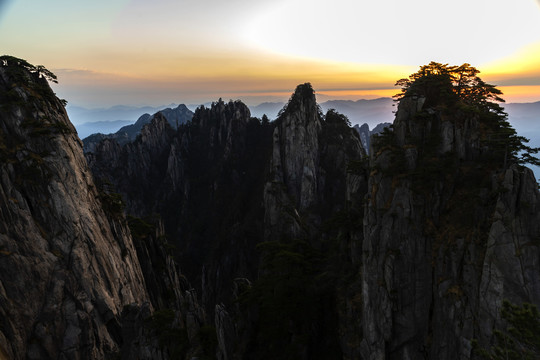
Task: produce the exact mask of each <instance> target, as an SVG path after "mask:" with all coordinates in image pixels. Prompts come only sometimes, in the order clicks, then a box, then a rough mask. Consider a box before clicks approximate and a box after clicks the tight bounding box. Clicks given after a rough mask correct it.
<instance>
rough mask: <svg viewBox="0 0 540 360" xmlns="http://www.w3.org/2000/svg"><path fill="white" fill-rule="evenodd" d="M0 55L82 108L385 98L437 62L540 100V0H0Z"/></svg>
mask: <svg viewBox="0 0 540 360" xmlns="http://www.w3.org/2000/svg"><path fill="white" fill-rule="evenodd" d="M0 52H1V53H2V54H9V55H13V56H17V57H20V58H23V59H26V60H27V61H29V62H30V63H33V64H43V65H45V66H46V67H47V68H49V69H50V70H52V71H53V72H54V73H56V74H57V75H58V78H59V82H60V83H59V84H58V85H55V91H56V92H57V94H58V95H59V97H62V98H65V99H67V100H68V102H69V103H70V104H74V105H79V106H85V107H106V106H111V105H116V104H124V105H162V104H168V103H172V102H175V103H203V102H208V101H212V100H216V99H217V98H219V97H222V98H224V99H229V98H231V99H237V98H240V99H243V100H244V101H246V102H247V103H248V104H257V103H260V102H263V101H278V100H279V101H283V100H286V99H287V98H288V97H289V95H290V93H291V92H292V90H293V89H294V87H295V86H296V85H297V84H299V83H303V82H311V83H312V84H313V86H314V88H315V90H316V91H317V94H318V98H319V100H320V101H324V100H326V99H330V98H339V99H360V98H373V97H380V96H390V95H392V94H394V93H396V92H397V89H396V88H394V86H393V85H394V83H395V81H396V80H397V79H399V78H402V77H406V76H408V75H409V74H410V73H412V72H415V71H416V70H417V69H418V67H419V66H420V65H423V64H426V63H429V62H430V61H432V60H433V61H438V62H443V63H449V64H453V65H458V64H462V63H464V62H467V63H470V64H471V65H473V66H475V67H477V68H478V69H480V70H481V74H480V75H481V76H482V78H483V79H484V80H486V81H487V82H489V83H492V84H496V85H498V86H499V87H500V88H501V89H502V90H503V92H504V93H505V96H504V97H505V99H506V100H507V101H508V102H531V101H538V100H540V3H539V2H538V1H537V0H514V1H508V0H489V1H488V0H454V1H451V2H448V1H440V0H409V1H403V0H377V1H370V2H368V1H363V0H360V1H359V0H333V1H325V0H229V1H223V0H220V1H217V0H153V1H147V0H131V1H130V0H94V1H84V2H82V1H73V0H48V1H35V0H32V1H30V0H7V1H6V0H0Z"/></svg>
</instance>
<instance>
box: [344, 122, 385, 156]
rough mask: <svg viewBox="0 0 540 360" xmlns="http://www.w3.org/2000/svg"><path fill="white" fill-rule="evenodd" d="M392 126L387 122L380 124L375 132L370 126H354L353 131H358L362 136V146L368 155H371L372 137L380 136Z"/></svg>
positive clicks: (375, 128)
mask: <svg viewBox="0 0 540 360" xmlns="http://www.w3.org/2000/svg"><path fill="white" fill-rule="evenodd" d="M390 125H392V124H390V123H387V122H385V123H380V124H377V126H375V127H374V128H373V130H369V125H368V124H363V125H362V126H360V125H354V127H353V129H355V130H356V131H358V134H359V135H360V140H361V141H362V146H363V147H364V150H365V151H366V153H368V154H369V149H370V146H371V136H373V135H376V134H380V133H381V132H382V131H383V130H384V129H385V128H387V127H389V126H390Z"/></svg>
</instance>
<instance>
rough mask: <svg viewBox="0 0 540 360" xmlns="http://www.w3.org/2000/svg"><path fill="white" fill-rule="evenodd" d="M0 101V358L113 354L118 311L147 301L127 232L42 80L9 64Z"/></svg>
mask: <svg viewBox="0 0 540 360" xmlns="http://www.w3.org/2000/svg"><path fill="white" fill-rule="evenodd" d="M0 98H1V101H0V102H1V104H2V112H1V114H2V115H1V123H0V137H1V139H0V140H1V141H0V143H1V145H0V156H1V158H2V161H1V162H0V179H1V180H0V274H2V275H1V278H0V285H1V286H0V289H1V290H0V317H1V319H2V320H1V324H0V349H1V351H0V353H1V354H4V355H5V356H6V357H7V358H10V359H25V358H28V359H44V358H66V359H96V358H106V357H110V356H114V354H119V352H120V345H121V342H122V339H121V327H120V322H121V313H122V309H123V308H124V306H126V305H129V304H133V303H137V304H142V303H145V302H148V301H149V298H148V294H147V292H146V288H145V283H144V278H143V275H142V273H141V270H140V266H139V262H138V259H137V255H136V252H135V249H134V247H133V243H132V242H131V238H130V235H129V229H128V228H127V226H126V225H125V223H123V222H122V221H120V219H119V218H118V217H117V216H116V214H115V213H107V212H105V211H104V210H103V204H102V200H100V199H103V196H102V194H100V193H99V192H98V190H97V188H96V186H95V185H94V182H93V179H92V174H91V173H90V171H89V169H88V166H87V163H86V160H85V158H84V156H83V153H82V149H81V144H80V140H79V139H78V138H77V136H76V135H75V129H74V128H73V126H72V124H71V123H70V122H69V120H68V118H67V115H66V112H65V110H64V107H63V105H62V103H61V102H60V101H59V100H58V99H57V98H56V97H55V96H54V94H53V93H52V91H51V90H50V88H49V86H48V84H47V82H46V80H45V79H44V78H41V77H39V75H38V73H31V72H29V71H27V70H25V69H23V68H20V67H19V66H17V65H16V64H15V63H11V62H10V63H8V64H7V66H3V67H0Z"/></svg>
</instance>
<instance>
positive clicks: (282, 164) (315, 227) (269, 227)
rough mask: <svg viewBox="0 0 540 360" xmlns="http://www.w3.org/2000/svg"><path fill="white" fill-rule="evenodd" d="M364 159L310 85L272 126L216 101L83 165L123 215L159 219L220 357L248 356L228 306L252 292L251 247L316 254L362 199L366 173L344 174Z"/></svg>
mask: <svg viewBox="0 0 540 360" xmlns="http://www.w3.org/2000/svg"><path fill="white" fill-rule="evenodd" d="M158 120H159V119H158ZM146 133H148V134H162V136H164V137H160V136H158V135H152V136H145V135H144V134H146ZM165 134H167V135H165ZM158 139H159V140H158ZM364 156H365V153H364V151H363V149H362V145H361V143H360V139H359V138H358V136H357V134H356V133H355V132H354V130H352V129H351V128H350V127H349V126H348V125H347V121H346V119H345V118H343V116H341V115H339V114H337V113H335V112H329V113H328V114H327V115H326V116H323V115H322V113H321V112H320V109H319V107H318V106H317V104H316V101H315V96H314V91H313V89H312V88H311V86H310V85H309V84H304V85H301V86H299V87H298V88H297V89H296V91H295V93H294V94H293V96H292V97H291V100H290V102H289V104H288V105H287V106H286V107H285V108H284V109H283V111H282V113H281V114H280V117H279V118H278V119H277V120H276V121H275V122H274V123H264V122H260V121H259V120H258V119H254V118H251V117H250V113H249V110H248V108H247V107H246V106H245V105H244V104H242V103H240V102H229V103H224V102H222V101H219V102H217V103H214V104H212V106H211V107H210V108H204V107H201V108H199V109H197V111H196V112H195V115H194V117H193V120H192V122H191V123H188V124H187V125H186V126H183V127H180V128H179V130H178V131H177V132H176V133H174V132H171V130H167V129H166V127H165V128H163V126H162V125H161V124H160V123H159V121H156V119H155V120H154V121H153V122H152V123H151V124H149V125H148V126H147V127H145V128H144V129H143V131H142V136H141V137H140V138H138V139H137V140H136V141H135V142H133V143H132V144H127V145H125V146H123V147H120V146H119V145H118V144H115V143H114V142H111V141H108V140H105V141H103V142H102V143H101V144H100V145H99V146H97V147H96V151H95V152H94V153H93V154H87V158H88V160H89V163H90V165H91V167H92V169H93V172H94V174H95V175H96V177H97V178H103V179H107V181H109V182H111V183H113V184H114V187H115V188H116V189H117V190H118V191H119V192H120V193H121V194H122V195H123V196H124V198H125V200H126V204H127V212H128V213H132V214H136V215H137V216H140V217H143V216H147V215H148V214H151V213H157V214H159V215H160V216H161V218H162V219H163V222H164V224H165V230H166V233H167V234H168V236H169V238H170V240H171V241H173V242H174V244H175V246H176V247H177V252H176V255H177V256H178V258H179V263H180V264H181V265H182V269H183V272H184V273H185V274H186V275H187V276H188V278H189V279H191V280H192V281H194V283H195V284H200V285H198V286H197V287H198V288H199V289H200V291H201V293H202V303H203V305H204V308H205V311H206V313H207V314H211V318H210V320H211V319H212V318H214V320H215V321H214V323H215V324H216V334H217V335H216V336H217V339H218V345H219V349H220V350H219V353H220V354H221V355H220V356H221V357H222V358H233V356H234V357H238V356H241V354H246V353H249V352H250V351H251V352H253V351H254V350H253V349H252V348H253V346H255V345H254V343H255V342H257V341H258V339H257V332H256V331H255V327H254V326H256V325H255V324H256V323H257V322H258V321H259V319H258V316H257V315H256V314H257V312H256V311H255V310H253V307H252V306H248V308H244V307H239V306H238V305H235V303H236V301H237V300H238V299H239V298H241V297H242V296H243V295H242V292H244V291H246V289H249V288H250V286H247V287H246V286H243V287H242V288H243V289H244V290H243V291H239V290H238V289H239V287H238V286H239V285H238V284H241V283H244V282H243V281H240V279H245V282H247V283H251V282H250V280H254V279H257V277H258V275H257V274H258V273H259V272H260V271H261V269H260V266H261V265H260V256H261V255H260V251H258V250H257V248H256V246H257V245H258V244H259V243H261V242H262V241H264V240H266V241H274V242H279V241H281V240H280V239H283V238H291V237H299V238H305V239H307V240H308V242H309V243H310V244H311V245H310V246H315V247H319V248H320V247H321V246H322V245H321V242H322V240H321V237H320V236H321V235H320V234H321V226H322V225H323V223H324V222H325V221H327V220H328V219H329V218H330V217H332V216H333V214H334V213H335V212H339V211H344V210H345V208H346V206H347V205H346V204H347V202H348V201H349V202H355V203H356V200H353V199H352V198H354V197H356V196H357V195H358V193H361V192H365V187H366V186H367V178H366V174H365V173H362V172H361V173H362V175H355V174H352V173H351V172H350V171H348V166H349V164H350V163H351V162H353V161H357V162H361V160H362V158H363V157H364ZM119 159H122V160H119ZM360 167H362V165H360ZM132 169H135V170H132ZM118 174H129V176H126V177H124V178H119V177H118ZM157 189H163V190H159V191H158V190H157ZM141 194H146V195H145V196H147V197H145V198H144V200H143V201H141ZM355 206H356V205H355ZM172 239H174V240H172ZM250 309H251V310H250ZM252 310H253V311H252ZM332 312H334V310H332ZM231 319H236V321H238V323H237V324H236V326H232V325H231V324H232V323H231V321H232V320H231ZM239 319H240V320H239ZM317 321H319V320H317ZM336 327H337V325H336ZM336 327H332V329H331V330H329V331H330V332H331V333H332V334H335V331H337V330H336ZM232 328H235V329H236V330H234V332H235V333H234V334H231V333H230V331H229V330H227V329H232ZM224 329H225V330H224ZM322 333H324V331H323V332H321V334H322ZM231 339H236V340H234V341H233V340H231ZM332 339H334V337H332ZM332 341H334V340H332ZM231 342H233V343H231ZM322 344H323V343H321V346H323V345H322ZM248 349H251V350H248ZM255 354H260V350H256V351H255V352H254V353H253V354H252V355H251V356H259V355H255Z"/></svg>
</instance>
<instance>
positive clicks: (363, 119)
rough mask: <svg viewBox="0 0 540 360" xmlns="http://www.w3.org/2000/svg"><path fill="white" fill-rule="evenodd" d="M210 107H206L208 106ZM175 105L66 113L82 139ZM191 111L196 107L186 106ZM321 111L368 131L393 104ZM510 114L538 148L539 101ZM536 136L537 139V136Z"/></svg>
mask: <svg viewBox="0 0 540 360" xmlns="http://www.w3.org/2000/svg"><path fill="white" fill-rule="evenodd" d="M208 105H209V104H205V106H208ZM177 106H178V105H177V104H169V105H163V106H157V107H151V106H142V107H135V106H123V105H117V106H113V107H110V108H107V109H86V108H83V107H78V106H68V107H67V111H68V114H69V116H70V119H72V121H73V124H74V125H75V127H76V129H77V132H78V134H79V137H80V138H81V139H83V138H85V137H87V136H89V135H91V134H94V133H102V134H110V133H114V132H116V131H117V130H119V129H120V128H121V127H123V126H125V125H129V124H134V123H135V122H136V121H137V119H139V117H140V116H142V115H143V114H145V113H148V114H154V113H156V112H158V111H160V110H163V109H166V108H171V109H174V108H176V107H177ZM186 106H187V108H188V109H190V110H191V111H194V110H195V109H196V108H197V106H198V105H194V104H189V105H186ZM284 106H285V103H284V102H264V103H261V104H259V105H255V106H249V109H250V111H251V116H254V117H258V118H260V117H262V116H263V115H264V114H266V115H267V116H268V118H270V119H271V120H274V119H275V118H276V117H277V114H278V112H279V111H280V110H281V109H282V108H283V107H284ZM320 107H321V109H322V110H323V111H324V112H326V111H327V110H328V109H335V110H337V111H338V112H339V113H342V114H344V115H346V116H347V117H348V118H349V120H350V121H351V123H352V125H362V124H364V123H367V124H368V125H369V127H370V128H374V127H375V126H376V125H377V124H379V123H383V122H392V120H393V118H394V114H393V111H395V107H394V101H393V100H392V99H391V98H379V99H373V100H364V99H362V100H357V101H352V100H330V101H326V102H323V103H321V104H320ZM504 107H505V109H506V111H507V112H508V114H509V119H510V122H511V123H512V124H513V126H514V127H515V128H516V129H517V130H518V132H520V133H523V135H525V136H527V137H529V138H531V141H532V143H534V142H535V141H536V138H538V141H537V142H538V143H539V144H540V136H538V135H540V122H538V121H537V120H538V119H540V101H539V102H534V103H510V104H505V105H504ZM537 134H538V135H537Z"/></svg>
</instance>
